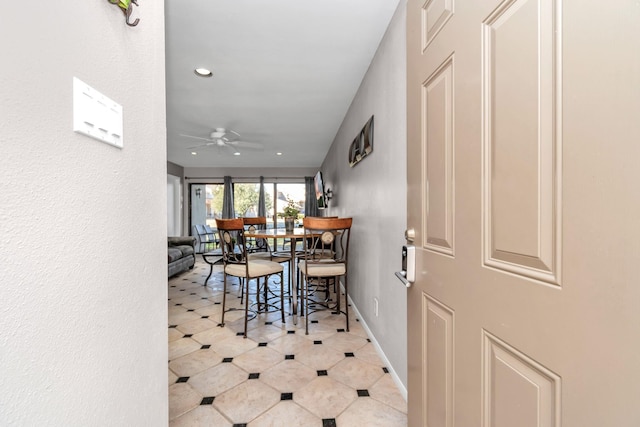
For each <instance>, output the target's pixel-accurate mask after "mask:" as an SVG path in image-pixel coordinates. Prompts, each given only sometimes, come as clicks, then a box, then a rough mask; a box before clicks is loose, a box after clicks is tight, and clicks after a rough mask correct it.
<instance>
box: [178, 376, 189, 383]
mask: <svg viewBox="0 0 640 427" xmlns="http://www.w3.org/2000/svg"><path fill="white" fill-rule="evenodd" d="M187 381H189V377H180V378H178V379H177V380H176V382H177V383H186V382H187Z"/></svg>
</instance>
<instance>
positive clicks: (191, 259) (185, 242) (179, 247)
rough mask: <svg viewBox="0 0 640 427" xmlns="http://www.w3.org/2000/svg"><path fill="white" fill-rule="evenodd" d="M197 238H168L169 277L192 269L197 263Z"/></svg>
mask: <svg viewBox="0 0 640 427" xmlns="http://www.w3.org/2000/svg"><path fill="white" fill-rule="evenodd" d="M195 247H196V238H195V237H193V236H176V237H169V238H168V255H169V276H168V277H171V276H175V275H176V274H178V273H182V272H183V271H185V270H188V269H192V268H193V266H194V265H195V263H196V250H195Z"/></svg>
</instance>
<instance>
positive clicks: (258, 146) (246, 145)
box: [227, 141, 264, 150]
mask: <svg viewBox="0 0 640 427" xmlns="http://www.w3.org/2000/svg"><path fill="white" fill-rule="evenodd" d="M227 144H228V145H232V146H234V147H239V148H250V149H254V150H261V149H262V148H264V145H262V144H261V143H259V142H247V141H230V142H227Z"/></svg>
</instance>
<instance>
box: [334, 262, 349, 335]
mask: <svg viewBox="0 0 640 427" xmlns="http://www.w3.org/2000/svg"><path fill="white" fill-rule="evenodd" d="M336 285H337V286H338V298H340V282H338V283H337V284H336ZM348 289H349V284H348V283H347V275H346V274H345V275H344V314H345V316H346V317H347V332H349V292H348Z"/></svg>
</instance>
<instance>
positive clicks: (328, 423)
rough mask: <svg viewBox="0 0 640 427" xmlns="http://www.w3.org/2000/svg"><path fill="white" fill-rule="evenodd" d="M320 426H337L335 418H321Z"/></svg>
mask: <svg viewBox="0 0 640 427" xmlns="http://www.w3.org/2000/svg"><path fill="white" fill-rule="evenodd" d="M322 427H337V425H336V419H335V418H323V419H322Z"/></svg>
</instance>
